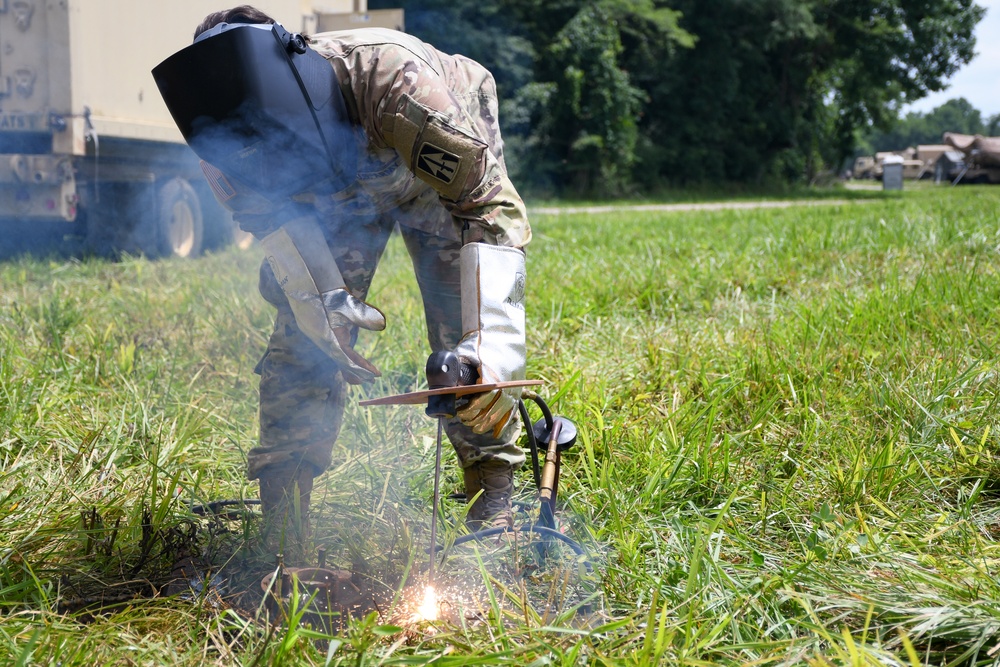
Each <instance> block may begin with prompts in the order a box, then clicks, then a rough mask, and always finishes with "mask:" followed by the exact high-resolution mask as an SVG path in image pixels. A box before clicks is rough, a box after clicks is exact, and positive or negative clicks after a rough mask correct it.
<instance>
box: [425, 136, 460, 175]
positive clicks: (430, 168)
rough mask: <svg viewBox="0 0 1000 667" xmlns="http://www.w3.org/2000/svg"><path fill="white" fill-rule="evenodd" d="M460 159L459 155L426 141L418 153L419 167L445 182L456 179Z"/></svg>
mask: <svg viewBox="0 0 1000 667" xmlns="http://www.w3.org/2000/svg"><path fill="white" fill-rule="evenodd" d="M460 161H461V160H460V159H459V157H458V156H457V155H455V154H453V153H449V152H448V151H446V150H444V149H443V148H438V147H437V146H435V145H434V144H430V143H427V142H424V144H423V145H422V146H421V147H420V151H419V152H418V153H417V169H420V170H421V171H424V172H426V173H428V174H430V175H431V176H433V177H434V178H436V179H437V180H439V181H441V182H443V183H451V182H452V181H453V180H455V174H457V173H458V165H459V162H460Z"/></svg>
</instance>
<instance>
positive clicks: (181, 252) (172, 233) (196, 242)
mask: <svg viewBox="0 0 1000 667" xmlns="http://www.w3.org/2000/svg"><path fill="white" fill-rule="evenodd" d="M156 223H157V224H156V227H157V228H156V235H157V236H156V238H157V246H158V247H157V250H158V251H159V255H160V256H161V257H196V256H197V255H199V254H200V253H201V248H202V239H203V238H204V234H205V225H204V219H203V218H202V214H201V203H200V202H199V201H198V195H197V194H196V193H195V191H194V188H192V187H191V184H190V183H188V182H187V181H185V180H184V179H183V178H172V179H170V180H169V181H167V182H166V183H164V184H163V185H162V186H161V187H160V190H159V192H158V193H157V219H156Z"/></svg>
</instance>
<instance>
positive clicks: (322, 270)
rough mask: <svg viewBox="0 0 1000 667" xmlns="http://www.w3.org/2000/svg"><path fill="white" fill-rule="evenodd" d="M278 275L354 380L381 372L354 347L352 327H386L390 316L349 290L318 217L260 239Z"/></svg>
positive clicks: (305, 322)
mask: <svg viewBox="0 0 1000 667" xmlns="http://www.w3.org/2000/svg"><path fill="white" fill-rule="evenodd" d="M260 244H261V246H262V247H263V248H264V257H265V258H266V259H267V262H268V264H270V265H271V269H272V270H273V271H274V277H275V278H277V280H278V284H279V285H281V289H282V291H284V293H285V296H286V297H288V303H289V305H290V306H291V308H292V314H293V315H294V316H295V323H296V324H297V325H298V327H299V329H300V330H301V331H302V333H304V334H305V335H306V336H308V338H309V340H311V341H312V342H313V343H315V344H316V345H317V346H318V347H319V348H320V349H321V350H323V352H325V353H326V354H328V355H329V356H330V357H331V358H332V359H333V360H334V361H336V362H337V364H338V365H339V366H340V370H341V373H342V374H343V376H344V379H345V380H346V381H347V382H350V383H351V384H360V383H361V382H370V381H371V380H373V379H375V378H376V377H378V376H379V375H381V373H379V371H378V369H377V368H375V366H373V365H372V364H371V362H369V361H368V360H367V359H365V358H364V357H362V356H361V355H360V354H358V353H357V352H355V351H354V349H353V348H352V347H351V327H352V326H357V327H361V328H362V329H368V330H370V331H381V330H382V329H385V316H384V315H383V314H382V311H380V310H379V309H377V308H375V307H373V306H370V305H368V304H367V303H365V302H364V301H362V300H360V299H358V298H356V297H354V296H353V295H352V294H351V293H350V292H348V291H347V289H346V285H345V284H344V279H343V277H342V276H341V275H340V270H339V269H338V268H337V264H336V262H335V261H334V260H333V256H332V255H331V254H330V249H329V247H328V246H327V244H326V239H325V238H323V232H322V230H321V229H320V228H319V225H318V224H317V222H316V221H315V219H313V218H311V217H303V218H297V219H295V220H292V221H290V222H288V223H286V224H284V225H282V226H281V227H279V228H278V229H277V231H274V232H271V233H270V234H268V235H267V236H265V237H264V238H263V239H261V242H260Z"/></svg>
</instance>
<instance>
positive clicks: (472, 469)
mask: <svg viewBox="0 0 1000 667" xmlns="http://www.w3.org/2000/svg"><path fill="white" fill-rule="evenodd" d="M462 472H463V473H464V474H465V497H466V498H467V499H468V501H467V502H471V503H472V507H470V508H469V512H468V514H466V516H465V525H467V526H468V527H469V530H470V531H472V532H476V531H478V530H483V529H484V528H507V529H508V530H509V529H512V528H513V527H514V510H513V505H512V501H511V496H512V495H513V494H514V468H513V467H512V466H511V465H510V464H509V463H507V462H506V461H497V460H493V461H480V462H478V463H474V464H472V465H471V466H469V467H468V468H466V469H465V470H463V471H462ZM480 491H482V493H480ZM477 494H478V497H477Z"/></svg>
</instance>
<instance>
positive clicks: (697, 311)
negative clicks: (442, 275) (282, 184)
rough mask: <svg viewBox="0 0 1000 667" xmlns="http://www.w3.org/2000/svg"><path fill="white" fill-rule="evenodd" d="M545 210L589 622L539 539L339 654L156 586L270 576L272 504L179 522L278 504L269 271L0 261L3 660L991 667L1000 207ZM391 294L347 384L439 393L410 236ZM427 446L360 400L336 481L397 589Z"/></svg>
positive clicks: (336, 537)
mask: <svg viewBox="0 0 1000 667" xmlns="http://www.w3.org/2000/svg"><path fill="white" fill-rule="evenodd" d="M533 225H534V229H535V240H534V242H533V243H532V245H531V247H530V251H529V253H528V262H529V285H528V291H529V293H528V299H529V301H528V303H529V329H530V330H529V334H528V348H529V352H530V358H529V375H530V376H531V377H533V378H539V379H542V380H544V381H545V383H546V384H545V387H544V389H543V391H542V392H541V393H542V394H543V395H544V396H546V397H547V398H549V399H551V402H552V404H553V407H554V409H555V410H556V411H557V412H559V413H561V414H564V415H567V416H568V417H570V418H571V419H573V420H574V421H575V422H576V424H577V426H578V428H579V432H580V437H579V441H578V443H577V445H576V447H575V448H574V449H573V450H571V451H570V452H569V453H568V454H567V455H566V458H565V459H564V465H563V476H562V479H561V482H560V485H561V486H560V491H561V496H560V498H561V501H562V507H561V520H562V522H563V524H564V525H565V526H566V529H567V531H568V532H569V534H571V535H573V536H574V537H575V538H577V539H578V540H580V541H581V542H583V543H584V544H585V546H586V547H587V548H588V549H589V550H590V551H591V553H593V554H594V562H595V564H596V570H595V571H596V575H597V578H598V581H597V585H596V587H597V591H598V592H599V596H598V598H597V600H596V601H595V603H594V606H595V610H594V612H593V613H592V614H590V615H586V616H584V615H573V613H572V610H571V609H569V608H567V606H566V605H560V604H555V603H554V604H549V601H548V598H547V597H546V596H547V595H551V594H552V592H553V591H557V589H558V588H559V586H560V585H562V584H560V583H559V582H557V581H555V582H554V581H548V580H546V579H545V576H544V570H543V571H539V572H536V573H534V574H531V573H530V572H529V573H528V574H525V571H524V570H523V569H522V566H523V562H522V561H524V560H525V559H528V558H530V554H519V555H518V557H514V556H511V555H502V556H500V557H499V558H497V559H491V558H490V557H489V556H488V555H487V554H483V555H479V556H477V555H476V554H457V555H456V556H454V557H453V558H452V559H451V561H450V565H449V568H450V571H451V573H452V574H454V575H455V576H458V575H459V573H461V576H465V577H468V579H467V582H468V587H469V588H470V589H474V590H476V591H478V595H479V598H480V599H481V601H482V603H483V605H484V621H483V622H480V623H458V624H455V625H448V624H442V625H440V626H439V627H438V628H437V630H438V631H437V632H433V631H432V628H430V627H428V626H426V625H420V626H416V627H412V628H406V629H405V630H401V629H400V628H399V627H397V624H396V623H395V621H393V619H392V618H391V616H390V615H389V614H386V616H384V617H381V618H380V617H377V616H373V617H371V618H368V619H363V620H358V621H355V622H353V623H352V624H350V626H349V627H348V628H346V629H345V630H343V631H342V632H340V633H339V634H338V636H337V637H336V638H335V639H333V640H332V641H328V642H325V643H316V642H314V641H313V640H314V639H315V637H314V636H313V635H312V634H310V633H311V632H312V631H309V630H307V629H305V628H302V627H298V628H292V629H288V628H278V629H276V630H274V631H272V632H268V631H267V629H266V628H265V627H263V626H261V625H259V624H255V623H254V621H253V618H252V615H251V616H249V617H248V616H247V615H246V614H242V613H237V611H236V610H225V611H223V610H221V609H218V608H216V607H214V606H213V605H212V604H211V603H210V601H209V600H208V599H202V600H198V601H194V602H185V601H182V600H175V599H169V598H162V597H160V598H151V595H152V592H153V588H154V587H155V586H156V585H157V583H158V582H160V581H162V579H163V574H164V572H165V571H166V570H168V569H169V566H170V563H171V561H172V559H173V558H174V557H176V555H177V554H178V553H179V552H182V551H184V550H185V549H186V550H191V549H195V550H201V551H203V552H205V553H206V554H207V555H210V556H211V557H212V558H214V559H215V560H223V561H224V560H227V559H228V560H229V561H230V562H232V563H244V562H245V563H250V564H253V563H255V562H256V561H254V559H255V558H257V556H256V555H255V554H254V553H253V546H254V533H255V529H256V523H255V522H254V521H253V520H252V519H249V518H243V519H242V520H237V521H231V522H227V523H225V525H221V524H212V523H211V522H206V521H204V520H196V519H197V518H196V517H194V516H192V515H191V513H190V512H189V511H188V509H187V507H188V503H194V504H198V503H203V502H207V501H211V500H216V499H221V498H241V497H242V498H254V497H255V495H256V491H255V485H253V484H250V483H248V482H246V480H245V479H244V477H243V466H244V462H245V457H244V452H245V451H246V450H247V449H249V448H250V447H252V446H253V443H254V440H255V434H256V416H255V411H256V376H254V375H253V367H254V365H255V363H256V361H257V358H258V356H259V354H260V353H261V351H262V350H263V347H264V344H265V342H266V337H267V335H268V333H269V328H270V319H271V313H270V311H269V309H268V307H267V306H266V304H264V302H263V301H262V299H260V298H259V297H258V296H257V294H256V264H257V256H256V253H255V252H254V251H250V252H247V253H241V252H238V251H235V250H234V251H227V252H224V253H220V254H218V255H213V256H208V257H204V258H201V259H198V260H195V261H187V262H166V261H164V262H148V261H146V260H143V259H128V260H125V261H122V262H118V263H108V262H104V261H90V260H88V261H83V262H62V261H60V262H52V263H49V262H43V261H29V260H20V261H15V262H8V263H4V264H0V525H2V530H0V663H2V664H55V663H56V662H60V661H61V663H62V664H121V665H132V664H185V665H198V664H206V663H208V664H211V663H215V664H247V665H249V664H349V665H362V664H365V665H375V664H423V663H427V662H430V661H434V663H435V664H441V665H462V664H511V665H526V664H538V665H543V664H555V665H571V664H584V663H585V664H616V665H617V664H621V665H632V664H634V665H641V664H656V663H665V664H688V665H699V664H733V665H735V664H748V663H750V664H761V665H779V664H803V663H807V662H811V663H813V664H817V665H827V664H830V665H864V664H892V665H897V664H908V665H910V664H913V665H916V664H935V665H945V664H949V665H952V664H954V665H959V664H991V663H992V662H993V660H994V659H995V657H996V655H997V654H998V650H1000V649H997V647H998V645H1000V584H998V579H997V574H998V569H1000V549H998V547H997V542H996V538H997V537H998V535H1000V502H998V500H1000V455H998V436H997V432H998V426H1000V424H998V421H1000V409H998V405H997V403H998V398H1000V391H998V389H1000V385H998V368H997V348H998V345H1000V321H998V320H1000V317H998V311H997V304H998V302H1000V275H998V274H1000V188H993V189H990V188H978V187H976V188H973V187H969V188H960V189H959V188H935V189H920V190H914V191H907V192H905V193H904V194H903V195H900V196H893V197H877V198H874V199H873V200H871V201H865V202H861V201H854V202H852V203H849V204H845V205H837V204H830V205H825V206H822V207H815V208H813V207H802V208H790V209H780V210H773V209H771V210H758V211H755V210H727V211H716V212H684V213H676V212H674V213H656V212H641V213H627V212H616V213H613V214H605V215H576V214H574V215H559V216H541V215H539V216H536V217H535V218H534V220H533ZM370 300H371V302H372V303H374V304H376V305H378V306H379V307H380V308H382V309H383V310H384V311H385V312H386V315H387V318H388V320H389V329H388V331H387V332H385V333H383V334H379V335H368V334H366V335H364V336H362V339H361V343H360V344H361V347H362V349H363V351H364V352H365V353H366V354H367V355H368V356H369V357H370V358H372V359H373V360H374V361H375V362H376V363H377V364H378V365H379V366H380V367H381V368H382V370H383V372H384V374H385V375H384V377H383V379H382V380H380V381H379V382H378V383H377V384H376V385H374V386H372V387H370V388H367V389H365V390H364V391H362V392H358V391H355V392H354V394H353V395H354V396H361V395H381V394H385V393H390V392H395V391H403V390H407V389H409V388H412V387H414V386H416V385H417V384H419V382H420V375H421V373H422V369H423V365H424V362H425V360H426V355H427V349H426V347H425V343H424V329H423V323H422V313H421V309H420V305H419V300H418V298H417V295H416V288H415V285H414V282H413V279H412V277H411V275H410V269H409V267H408V260H407V259H406V257H405V251H404V250H403V248H402V244H401V243H398V242H397V240H395V239H394V240H393V242H392V244H391V245H390V248H389V250H388V252H387V255H386V257H385V259H384V261H383V265H382V267H381V268H380V271H379V274H378V275H377V277H376V285H375V287H374V289H373V293H372V295H371V298H370ZM433 436H434V425H433V423H432V422H431V421H430V420H429V419H427V418H426V417H424V416H423V414H422V411H421V410H419V409H415V408H391V409H385V408H369V409H364V408H360V407H358V406H357V405H356V403H354V402H353V401H352V404H351V405H350V406H349V407H348V414H347V418H346V424H345V429H344V434H343V436H342V438H341V439H340V441H339V442H338V445H337V448H336V451H335V463H334V466H333V468H332V469H331V470H330V471H329V472H328V473H327V474H326V475H325V476H324V477H323V478H322V484H321V489H320V491H319V492H318V493H315V494H314V504H315V505H316V508H317V510H318V515H319V516H318V518H317V520H316V532H317V538H318V541H319V542H321V543H323V544H324V545H326V547H327V549H328V554H329V555H328V557H327V559H328V562H330V563H334V564H336V565H338V566H342V567H348V568H351V567H353V568H354V569H356V570H361V571H363V572H364V574H365V575H366V576H368V577H370V578H371V579H372V580H375V581H378V582H380V585H382V586H383V587H384V588H385V590H386V591H387V592H389V593H391V592H392V591H394V590H396V589H397V588H398V586H399V584H400V582H401V581H402V580H403V579H404V578H405V577H406V576H407V575H410V576H412V577H419V570H420V569H421V568H422V567H423V549H424V548H425V547H426V541H427V533H428V523H429V512H430V510H429V507H428V505H429V503H428V498H429V495H430V488H431V469H432V465H433V447H432V438H433ZM448 463H449V465H448V468H447V471H446V478H445V480H444V485H445V486H444V488H445V491H451V490H454V489H457V488H458V486H459V476H458V473H457V471H456V470H455V466H454V465H453V457H452V458H449V460H448ZM520 483H521V484H522V486H523V487H524V488H525V491H526V492H529V491H530V484H529V475H528V474H527V472H525V474H524V475H523V476H522V478H521V480H520ZM461 510H462V508H461V507H456V506H452V505H448V507H447V510H446V515H447V519H448V525H449V527H448V528H447V529H446V530H445V533H446V534H445V538H446V539H452V538H454V536H455V534H456V533H455V531H456V529H455V528H453V527H451V526H453V525H454V524H456V523H459V522H460V519H459V518H458V517H459V516H460V514H461ZM192 526H195V527H197V530H194V529H193V528H192ZM210 529H211V530H210ZM519 574H521V575H525V576H518V575H519ZM257 580H258V581H259V577H258V579H257ZM563 583H564V584H565V582H563ZM576 583H579V582H570V585H571V586H572V585H574V584H576ZM584 583H585V582H584ZM250 584H251V585H256V584H255V582H254V581H251V582H250ZM584 589H586V586H584ZM556 597H558V596H556ZM102 599H103V600H104V602H103V605H102V604H99V601H100V600H102ZM85 602H89V603H90V604H84V603H85Z"/></svg>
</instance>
